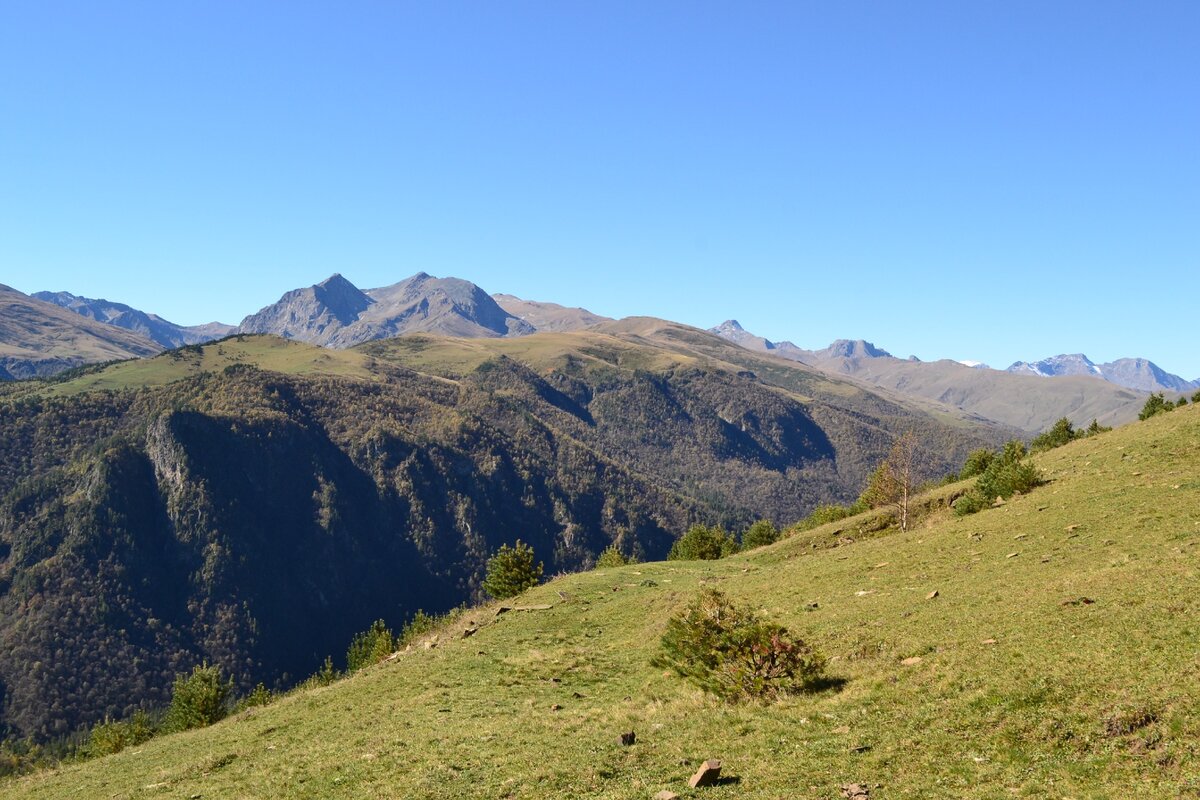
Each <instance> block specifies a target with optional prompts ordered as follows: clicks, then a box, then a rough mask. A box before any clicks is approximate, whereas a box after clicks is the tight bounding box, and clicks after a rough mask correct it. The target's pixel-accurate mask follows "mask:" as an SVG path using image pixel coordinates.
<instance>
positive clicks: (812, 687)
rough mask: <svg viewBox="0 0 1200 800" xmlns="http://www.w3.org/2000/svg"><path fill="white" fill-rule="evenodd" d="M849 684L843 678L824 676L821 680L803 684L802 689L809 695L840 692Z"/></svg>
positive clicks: (816, 679) (815, 679)
mask: <svg viewBox="0 0 1200 800" xmlns="http://www.w3.org/2000/svg"><path fill="white" fill-rule="evenodd" d="M847 683H849V681H847V680H846V679H845V678H834V677H830V676H828V675H826V676H825V677H822V678H814V679H813V680H811V681H809V682H808V683H807V684H805V686H804V689H805V691H807V692H808V693H810V694H819V693H822V692H840V691H841V690H842V689H844V688H845V687H846V684H847Z"/></svg>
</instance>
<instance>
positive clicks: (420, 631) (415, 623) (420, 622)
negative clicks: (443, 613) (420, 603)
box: [396, 608, 437, 647]
mask: <svg viewBox="0 0 1200 800" xmlns="http://www.w3.org/2000/svg"><path fill="white" fill-rule="evenodd" d="M436 625H437V617H435V616H433V615H432V614H426V613H425V612H424V611H422V610H421V609H419V608H418V609H417V613H415V614H413V616H412V619H410V620H409V621H408V622H406V623H404V627H403V628H402V629H401V630H400V641H399V642H397V643H396V646H397V647H402V646H403V645H407V644H412V643H413V642H415V641H417V640H418V639H420V638H421V637H422V636H424V635H425V634H427V633H429V632H430V631H432V630H433V629H434V627H435V626H436Z"/></svg>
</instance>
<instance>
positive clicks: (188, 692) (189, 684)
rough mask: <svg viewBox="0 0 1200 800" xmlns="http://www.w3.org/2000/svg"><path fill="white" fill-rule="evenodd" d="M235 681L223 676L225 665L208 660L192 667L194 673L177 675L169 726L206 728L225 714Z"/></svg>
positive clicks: (168, 716)
mask: <svg viewBox="0 0 1200 800" xmlns="http://www.w3.org/2000/svg"><path fill="white" fill-rule="evenodd" d="M232 693H233V681H232V680H228V681H223V680H222V679H221V668H220V667H218V666H216V665H213V666H209V664H208V662H205V663H204V664H201V665H199V666H196V667H193V668H192V674H191V675H176V676H175V686H174V688H173V690H172V692H171V707H170V708H169V709H168V710H167V726H166V727H167V729H168V730H172V731H186V730H188V729H190V728H203V727H204V726H206V725H211V724H213V723H214V722H218V721H220V720H222V719H224V718H225V715H226V714H228V713H229V698H230V695H232Z"/></svg>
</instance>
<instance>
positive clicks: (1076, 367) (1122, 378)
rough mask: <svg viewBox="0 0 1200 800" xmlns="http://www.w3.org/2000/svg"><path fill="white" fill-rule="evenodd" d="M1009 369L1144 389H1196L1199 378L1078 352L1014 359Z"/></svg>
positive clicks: (1151, 364)
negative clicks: (1082, 377) (1084, 377)
mask: <svg viewBox="0 0 1200 800" xmlns="http://www.w3.org/2000/svg"><path fill="white" fill-rule="evenodd" d="M1008 371H1009V372H1017V373H1021V374H1026V375H1039V376H1041V377H1043V378H1052V377H1056V376H1059V375H1092V376H1095V377H1097V378H1103V379H1104V380H1106V381H1108V382H1109V383H1115V384H1117V385H1118V386H1124V387H1126V388H1127V389H1139V390H1141V391H1145V392H1160V391H1174V392H1187V391H1190V390H1192V389H1196V388H1200V381H1187V380H1184V379H1183V378H1181V377H1179V376H1178V375H1172V374H1171V373H1170V372H1167V371H1166V370H1164V369H1162V368H1161V367H1159V366H1158V365H1157V364H1155V363H1154V362H1153V361H1150V360H1149V359H1145V358H1118V359H1117V360H1116V361H1110V362H1108V363H1107V364H1095V363H1093V362H1092V360H1091V359H1089V358H1088V357H1087V356H1085V355H1084V354H1082V353H1071V354H1067V355H1060V356H1051V357H1050V358H1044V359H1042V360H1041V361H1035V362H1032V363H1030V362H1027V361H1018V362H1016V363H1015V364H1013V365H1012V366H1011V367H1009V368H1008Z"/></svg>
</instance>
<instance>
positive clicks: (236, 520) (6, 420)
mask: <svg viewBox="0 0 1200 800" xmlns="http://www.w3.org/2000/svg"><path fill="white" fill-rule="evenodd" d="M675 327H676V328H679V329H680V330H682V331H683V332H685V333H686V332H687V331H691V329H683V328H682V327H681V326H675ZM691 333H694V334H695V335H697V336H699V337H701V339H702V340H712V341H713V342H715V343H716V345H717V346H719V347H720V348H724V349H725V350H727V351H729V352H732V353H735V354H740V353H743V352H744V351H741V350H738V349H737V348H734V347H733V346H732V345H725V344H723V343H721V342H720V340H717V339H715V337H712V336H709V335H707V334H703V333H701V332H698V331H691ZM688 335H690V334H688ZM746 355H747V357H752V354H746ZM781 363H782V362H781ZM783 369H784V370H785V372H781V373H780V375H779V376H766V377H761V378H760V377H759V376H758V375H757V373H756V372H755V371H754V370H751V369H747V368H746V366H745V365H744V364H731V363H728V362H725V361H722V360H720V359H719V358H716V357H713V356H712V355H711V354H704V353H698V352H696V351H694V349H689V348H688V347H684V346H670V347H668V346H664V345H656V344H654V343H653V342H651V341H641V340H639V339H637V338H636V337H632V338H631V335H630V334H620V335H618V334H591V333H582V334H537V335H534V336H529V337H524V338H520V339H514V340H507V339H495V340H491V341H490V342H483V341H481V340H473V339H465V340H464V339H448V338H444V337H429V336H422V337H405V338H402V339H397V340H392V341H389V342H386V343H378V344H372V345H370V346H367V347H364V348H361V349H356V350H352V351H330V350H325V349H322V348H318V347H313V346H311V345H306V344H300V343H296V342H290V341H287V340H284V339H279V338H276V337H269V336H245V337H233V338H230V339H226V340H223V341H220V342H215V343H212V344H209V345H206V346H203V347H188V348H180V349H178V350H173V351H170V352H168V353H164V354H162V355H160V356H158V357H156V358H153V359H147V360H141V361H131V362H123V363H119V364H114V365H110V366H108V367H104V368H95V369H91V368H88V369H84V370H82V371H81V372H80V373H79V374H74V375H68V376H64V378H63V380H60V381H52V382H41V381H39V382H29V383H22V384H20V385H9V386H4V387H0V734H2V735H4V736H6V737H9V736H10V737H36V738H38V739H40V740H43V741H44V740H47V739H52V738H55V737H61V736H66V735H68V734H70V733H71V732H72V731H74V730H76V729H77V728H78V727H79V726H84V725H90V724H93V723H95V722H97V721H99V720H102V719H103V718H104V717H105V716H106V715H112V716H117V717H120V716H125V715H127V714H129V713H131V712H132V711H133V709H135V708H137V707H144V706H156V705H161V704H162V703H163V702H164V701H165V699H166V697H167V696H168V694H169V690H170V685H171V679H172V676H173V675H174V673H175V672H176V671H178V670H179V669H180V668H182V667H185V666H187V665H189V664H191V663H194V662H198V661H201V660H203V659H207V660H209V661H210V662H213V663H217V664H220V665H221V666H222V668H224V669H225V670H226V671H227V672H229V673H230V674H232V675H233V676H234V678H235V680H236V681H237V683H238V685H239V687H241V688H249V687H252V686H253V685H254V684H255V683H257V682H258V681H263V682H265V683H267V684H268V685H278V686H288V685H291V684H292V683H294V681H295V680H296V678H297V677H299V676H303V675H308V674H311V673H312V672H313V671H314V670H315V669H317V668H318V667H319V665H320V664H321V663H322V661H323V660H324V659H325V657H326V655H328V654H333V655H335V656H338V655H340V653H341V652H344V650H343V648H344V646H345V642H346V641H347V640H348V638H349V636H350V635H351V634H352V633H353V632H355V631H357V630H361V629H362V628H364V627H365V626H366V625H368V624H370V622H371V621H372V620H374V619H377V618H378V617H381V616H382V617H384V618H386V619H388V620H389V621H391V622H392V623H393V624H396V625H398V624H400V623H401V622H403V621H404V620H406V619H407V618H409V617H410V616H411V615H412V614H413V613H414V612H415V611H416V610H417V609H418V608H423V609H425V610H426V611H442V610H445V609H447V608H451V607H453V606H455V605H457V604H459V603H461V602H463V601H465V600H469V599H471V598H472V597H473V596H475V595H476V594H477V592H478V587H479V584H480V580H481V578H482V573H483V568H484V564H485V562H486V559H487V557H488V556H489V555H490V554H491V553H492V552H494V551H495V550H496V549H497V548H499V547H500V546H501V545H502V544H505V543H508V544H511V543H512V542H513V541H514V540H516V539H517V538H521V539H522V540H524V541H525V542H527V543H529V544H531V545H532V546H533V547H534V548H535V549H536V550H537V553H538V555H539V557H540V558H541V559H543V560H544V561H545V563H546V568H547V570H548V571H549V572H551V573H553V572H557V571H576V570H579V569H582V568H584V567H587V566H589V565H590V564H591V563H593V561H594V559H595V557H596V556H597V554H599V553H600V552H601V551H602V550H603V549H605V548H606V547H608V546H610V545H614V544H615V545H616V546H617V547H618V548H620V549H621V550H622V551H623V552H625V553H629V554H636V555H638V556H639V557H640V558H642V559H646V558H661V557H664V556H665V555H666V553H667V552H668V550H669V549H670V547H671V544H672V541H673V539H674V537H676V536H678V535H679V534H680V533H682V532H683V531H684V530H686V529H687V527H688V526H689V525H690V524H691V523H693V522H706V523H709V524H713V523H723V524H725V525H727V526H729V527H730V528H731V529H734V530H741V529H742V528H744V527H746V526H747V525H749V524H750V523H751V522H752V521H753V520H755V519H757V518H760V517H769V518H771V519H773V520H775V521H776V522H786V521H790V520H794V519H797V518H799V517H802V516H803V515H805V514H806V513H808V512H809V511H811V510H812V508H813V507H814V506H815V505H816V504H818V503H821V502H831V501H837V502H848V501H849V500H851V499H853V498H854V497H855V496H857V494H858V493H859V491H860V490H861V487H862V486H863V483H864V482H865V479H866V475H867V473H868V472H869V471H870V470H871V469H873V468H874V466H875V465H876V464H877V463H878V461H879V460H880V459H881V458H882V457H883V456H884V455H885V454H886V452H887V450H888V449H889V447H890V446H891V442H892V439H893V437H894V436H895V435H896V434H898V433H900V432H903V431H905V430H908V429H914V430H916V431H917V432H918V434H919V435H920V436H921V441H922V444H923V446H924V448H925V452H926V453H927V454H928V455H929V456H930V462H931V471H933V472H934V473H935V474H939V475H940V474H943V473H944V472H945V471H947V470H949V469H951V468H955V467H957V466H958V465H959V464H961V462H962V459H963V458H964V457H965V455H966V454H967V452H969V451H970V450H971V449H973V448H975V447H978V446H980V445H982V444H988V443H994V439H992V438H991V437H992V436H993V435H994V433H995V432H994V431H992V430H990V429H987V428H972V427H971V426H969V425H966V424H965V423H964V421H962V420H958V421H956V422H953V423H948V422H946V421H943V420H941V419H939V418H937V417H935V416H933V415H930V414H927V413H923V412H922V411H921V410H919V409H912V408H909V407H906V406H903V405H899V404H895V403H892V402H890V401H887V400H885V399H883V398H880V397H878V396H875V395H872V394H871V393H869V392H866V391H864V390H862V389H860V388H855V387H850V386H849V384H847V385H845V386H842V385H840V384H837V383H836V382H833V381H830V380H828V379H826V378H824V377H822V376H819V375H816V374H813V373H811V372H809V371H807V368H792V367H790V366H787V365H784V366H783ZM787 370H790V372H788V371H787ZM843 389H846V390H847V391H846V392H845V393H842V390H843ZM801 391H805V392H808V393H809V394H808V396H807V397H806V396H804V395H801V394H800V392H801Z"/></svg>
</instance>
